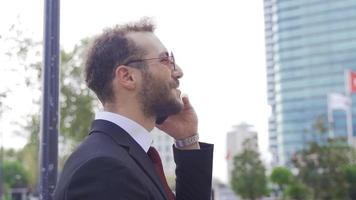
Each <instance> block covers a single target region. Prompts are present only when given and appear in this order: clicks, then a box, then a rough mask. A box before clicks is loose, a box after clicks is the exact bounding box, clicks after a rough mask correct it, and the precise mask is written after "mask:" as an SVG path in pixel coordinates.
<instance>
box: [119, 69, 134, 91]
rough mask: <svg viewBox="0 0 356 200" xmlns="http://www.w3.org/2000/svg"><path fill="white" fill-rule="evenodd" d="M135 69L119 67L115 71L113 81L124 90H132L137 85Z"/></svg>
mask: <svg viewBox="0 0 356 200" xmlns="http://www.w3.org/2000/svg"><path fill="white" fill-rule="evenodd" d="M135 70H136V69H134V68H132V67H127V66H125V65H120V66H118V67H117V68H116V69H115V78H114V79H115V80H116V81H117V82H118V83H119V84H120V85H121V86H122V87H124V88H126V89H128V90H133V89H135V88H136V85H137V73H136V71H135Z"/></svg>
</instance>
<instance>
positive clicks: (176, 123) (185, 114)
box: [156, 96, 198, 139]
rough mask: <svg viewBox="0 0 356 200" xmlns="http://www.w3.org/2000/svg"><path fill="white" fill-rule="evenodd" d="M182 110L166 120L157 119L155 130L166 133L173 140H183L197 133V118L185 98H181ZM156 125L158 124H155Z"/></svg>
mask: <svg viewBox="0 0 356 200" xmlns="http://www.w3.org/2000/svg"><path fill="white" fill-rule="evenodd" d="M182 101H183V109H182V110H181V111H180V112H179V113H177V114H175V115H171V116H169V117H166V118H163V117H162V118H159V119H157V120H156V123H157V122H161V124H160V125H157V128H159V129H161V130H162V131H164V132H166V133H167V134H168V135H170V136H171V137H173V138H174V139H185V138H188V137H190V136H193V135H195V134H197V133H198V117H197V115H196V113H195V111H194V108H193V107H192V105H191V104H190V102H189V99H188V97H187V96H184V97H182ZM157 124H158V123H157Z"/></svg>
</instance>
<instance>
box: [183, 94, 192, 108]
mask: <svg viewBox="0 0 356 200" xmlns="http://www.w3.org/2000/svg"><path fill="white" fill-rule="evenodd" d="M182 101H183V105H184V109H192V108H193V107H192V105H191V104H190V101H189V98H188V96H187V95H184V96H182Z"/></svg>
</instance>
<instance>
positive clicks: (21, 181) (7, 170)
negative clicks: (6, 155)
mask: <svg viewBox="0 0 356 200" xmlns="http://www.w3.org/2000/svg"><path fill="white" fill-rule="evenodd" d="M3 169H4V182H5V184H6V185H8V186H9V187H11V188H14V187H28V177H29V172H28V171H27V170H26V169H25V168H24V167H23V165H22V163H21V162H19V161H4V163H3Z"/></svg>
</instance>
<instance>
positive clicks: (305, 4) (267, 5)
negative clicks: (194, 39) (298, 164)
mask: <svg viewBox="0 0 356 200" xmlns="http://www.w3.org/2000/svg"><path fill="white" fill-rule="evenodd" d="M264 10H265V37H266V55H267V56H266V60H267V61H266V65H267V82H268V89H267V90H268V103H269V105H270V106H271V110H272V112H271V113H272V115H271V116H270V118H269V141H270V150H271V152H272V154H273V162H274V163H275V164H290V158H291V156H293V154H294V153H295V152H296V151H298V150H300V149H302V148H304V147H306V145H307V143H308V142H310V141H322V140H323V137H326V136H325V134H327V133H324V135H323V134H320V133H319V132H323V131H320V130H321V129H320V126H321V125H322V126H324V127H326V128H328V127H330V126H329V124H328V120H327V95H328V94H329V93H332V92H334V93H340V94H345V70H346V69H350V70H356V0H264ZM354 96H355V95H354ZM355 100H356V98H353V102H356V101H355ZM352 113H353V117H354V118H353V124H354V125H356V120H355V119H356V118H355V117H356V115H355V114H356V110H355V109H353V110H352ZM333 118H334V120H335V122H334V123H333V124H332V126H333V127H334V133H335V135H337V136H346V134H347V131H346V114H345V112H344V111H342V110H336V111H335V112H333ZM318 125H319V126H318ZM353 127H354V128H353V130H355V126H353ZM325 132H328V131H325Z"/></svg>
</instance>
